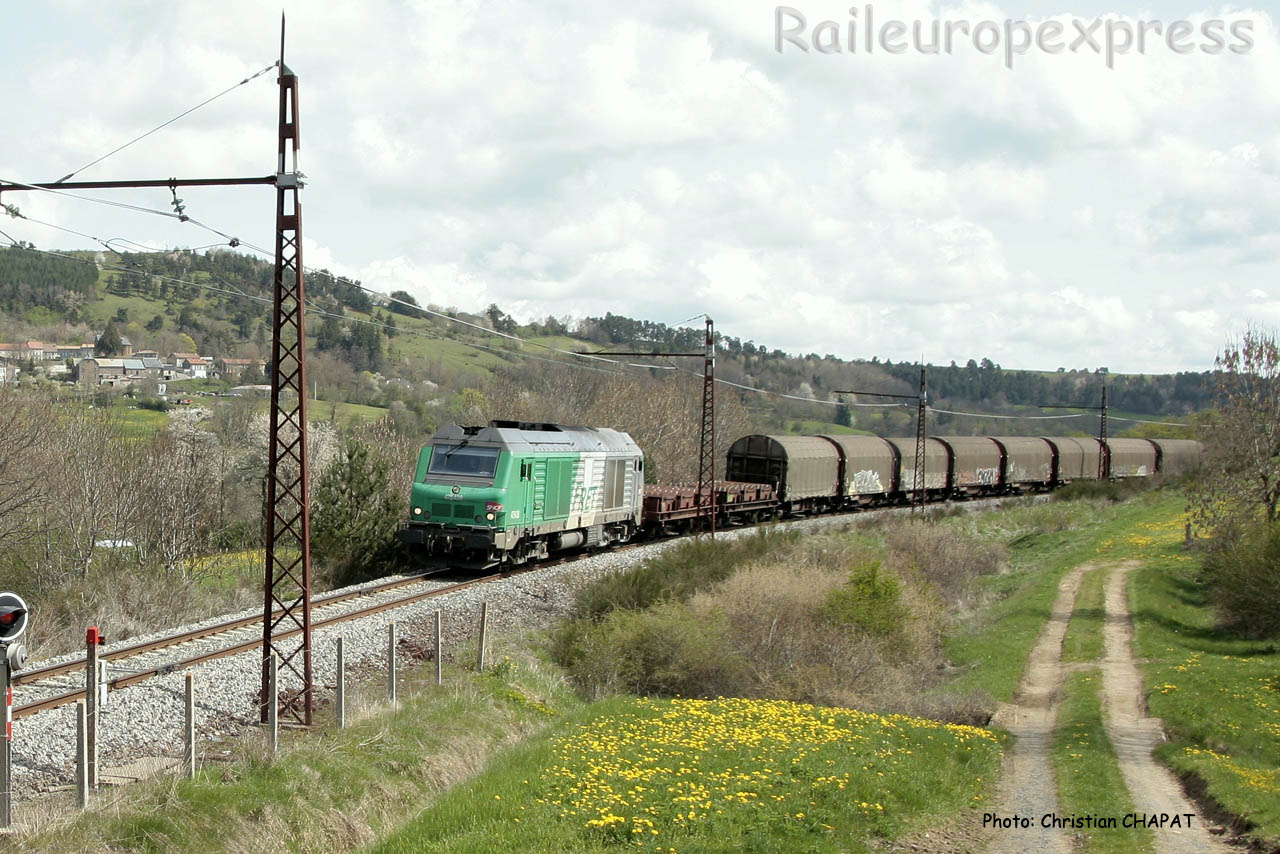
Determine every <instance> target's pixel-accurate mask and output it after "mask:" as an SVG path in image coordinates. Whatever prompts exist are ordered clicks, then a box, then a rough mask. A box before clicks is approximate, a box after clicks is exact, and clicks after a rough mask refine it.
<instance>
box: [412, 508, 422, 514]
mask: <svg viewBox="0 0 1280 854" xmlns="http://www.w3.org/2000/svg"><path fill="white" fill-rule="evenodd" d="M413 515H415V516H421V515H422V508H421V507H415V508H413Z"/></svg>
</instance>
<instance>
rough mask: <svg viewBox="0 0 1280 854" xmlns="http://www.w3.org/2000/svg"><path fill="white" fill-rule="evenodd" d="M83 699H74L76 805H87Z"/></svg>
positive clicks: (85, 725) (86, 738) (86, 736)
mask: <svg viewBox="0 0 1280 854" xmlns="http://www.w3.org/2000/svg"><path fill="white" fill-rule="evenodd" d="M85 721H86V716H85V708H84V700H76V806H78V807H80V809H84V808H85V807H87V806H88V805H89V741H88V732H87V724H86V722H85Z"/></svg>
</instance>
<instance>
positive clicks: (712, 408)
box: [698, 317, 716, 539]
mask: <svg viewBox="0 0 1280 854" xmlns="http://www.w3.org/2000/svg"><path fill="white" fill-rule="evenodd" d="M699 449H700V452H701V453H700V456H699V458H698V504H699V506H701V507H704V508H706V509H705V511H704V512H705V513H706V515H707V518H708V519H710V521H711V538H712V539H715V536H716V334H715V327H714V325H713V324H712V322H711V318H709V317H708V318H707V341H706V356H705V360H704V361H703V367H702V438H701V441H700V442H699Z"/></svg>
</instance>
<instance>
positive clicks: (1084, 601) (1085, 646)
mask: <svg viewBox="0 0 1280 854" xmlns="http://www.w3.org/2000/svg"><path fill="white" fill-rule="evenodd" d="M1109 574H1110V570H1109V569H1107V568H1105V567H1104V568H1100V569H1092V570H1090V571H1088V572H1086V573H1085V574H1084V578H1082V579H1081V581H1080V589H1079V590H1078V591H1077V592H1076V604H1075V609H1074V610H1072V612H1071V622H1070V623H1068V624H1067V636H1066V637H1065V638H1063V641H1062V660H1063V661H1097V660H1098V659H1099V658H1101V657H1102V647H1103V636H1102V629H1103V626H1104V625H1105V624H1106V616H1107V613H1106V603H1105V601H1104V596H1103V594H1104V592H1105V591H1104V589H1103V588H1104V586H1105V584H1106V580H1107V576H1108V575H1109Z"/></svg>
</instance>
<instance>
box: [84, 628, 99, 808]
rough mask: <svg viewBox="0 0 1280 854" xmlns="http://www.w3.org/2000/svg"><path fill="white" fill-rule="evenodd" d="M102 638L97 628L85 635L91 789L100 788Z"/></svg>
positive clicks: (85, 687) (85, 681)
mask: <svg viewBox="0 0 1280 854" xmlns="http://www.w3.org/2000/svg"><path fill="white" fill-rule="evenodd" d="M100 642H101V638H100V636H99V634H98V627H97V626H90V627H89V629H88V631H87V632H86V633H85V658H84V662H85V663H84V712H85V768H86V769H87V772H88V779H89V788H90V789H96V788H98V706H99V703H98V677H99V676H100V675H101V673H102V670H101V668H100V667H98V646H99V645H100Z"/></svg>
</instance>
